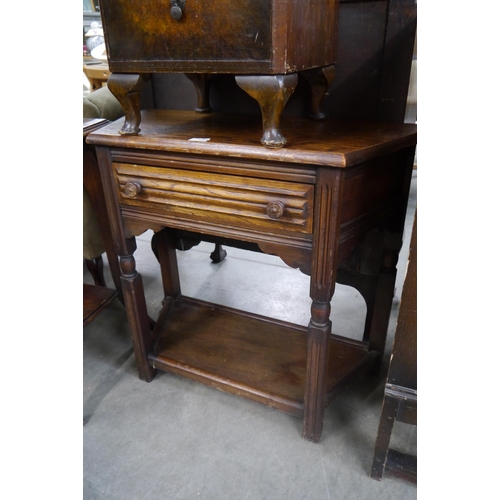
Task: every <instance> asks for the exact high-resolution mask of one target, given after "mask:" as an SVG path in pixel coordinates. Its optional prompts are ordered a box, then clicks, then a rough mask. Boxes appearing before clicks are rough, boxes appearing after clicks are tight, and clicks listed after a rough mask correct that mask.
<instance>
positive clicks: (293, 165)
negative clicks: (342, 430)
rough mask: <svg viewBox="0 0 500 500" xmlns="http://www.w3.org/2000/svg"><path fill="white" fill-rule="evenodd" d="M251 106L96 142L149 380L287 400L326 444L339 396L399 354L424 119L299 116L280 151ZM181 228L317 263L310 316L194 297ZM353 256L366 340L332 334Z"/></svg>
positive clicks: (307, 431) (300, 263) (181, 114)
mask: <svg viewBox="0 0 500 500" xmlns="http://www.w3.org/2000/svg"><path fill="white" fill-rule="evenodd" d="M246 118H248V120H247V119H246V120H245V123H242V120H241V118H240V117H238V116H230V115H220V114H210V115H200V114H197V113H195V112H188V111H176V112H173V111H159V110H152V111H144V114H143V121H142V127H143V134H139V135H137V136H127V135H123V134H121V133H120V128H121V127H122V126H123V119H122V120H118V121H117V122H114V123H113V124H110V125H108V126H107V127H104V128H102V129H99V130H97V131H96V132H94V133H92V134H90V135H89V137H88V138H87V141H88V142H89V143H90V144H93V145H94V146H95V148H96V153H97V157H98V160H99V167H100V170H101V176H102V180H103V186H104V190H105V195H106V203H107V209H108V214H109V218H110V222H111V229H112V234H113V239H114V245H115V248H116V249H117V251H118V254H119V256H120V266H121V272H122V277H121V280H122V288H123V294H124V299H125V305H126V310H127V315H128V320H129V325H130V329H131V335H132V340H133V345H134V352H135V358H136V363H137V368H138V372H139V377H140V378H141V379H143V380H146V381H151V380H153V378H154V376H155V374H156V372H157V370H165V371H170V372H172V373H176V374H180V375H182V376H185V377H188V378H191V379H193V380H197V381H200V382H202V383H205V384H207V385H209V386H212V387H215V388H218V389H221V390H224V391H228V392H231V393H233V394H236V395H239V396H243V397H246V398H249V399H252V400H254V401H258V402H261V403H264V404H267V405H269V406H272V407H275V408H278V409H280V410H282V411H285V412H288V413H290V414H292V415H296V416H298V417H301V418H303V437H304V438H306V439H308V440H311V441H315V442H317V441H318V440H319V439H320V436H321V432H322V428H323V417H324V409H325V407H326V405H328V404H329V403H330V402H331V401H332V400H333V399H334V397H335V396H336V395H337V394H338V393H339V391H341V390H343V389H344V388H345V387H346V385H347V384H348V383H349V382H350V381H351V380H352V379H353V378H354V377H357V376H360V375H361V374H363V373H365V372H366V371H368V370H370V369H376V367H377V365H378V363H379V362H380V357H381V356H382V353H383V351H384V345H385V338H386V334H387V325H388V320H389V313H390V306H391V303H392V298H393V293H394V282H395V276H396V264H397V259H398V254H399V249H400V247H401V242H402V232H403V227H404V218H405V213H406V206H407V201H408V193H409V186H410V181H411V174H412V168H413V158H414V151H415V144H416V126H414V125H408V124H382V123H373V122H372V123H369V122H366V123H362V122H337V121H326V122H310V121H309V120H304V119H291V120H287V122H286V124H285V125H284V130H286V133H287V137H288V138H289V146H288V147H287V148H286V149H267V148H263V147H262V146H261V144H260V122H259V119H258V118H257V119H256V118H255V117H246ZM147 229H152V230H153V231H155V233H156V235H155V237H156V244H157V249H158V257H159V260H160V264H161V273H162V280H163V289H164V295H165V299H164V306H163V308H162V310H161V312H160V314H159V317H158V319H157V321H156V324H155V326H154V328H151V327H150V322H149V319H148V313H147V307H146V301H145V297H144V289H143V285H142V278H141V275H140V274H139V273H138V272H137V270H136V263H135V259H134V255H133V254H134V251H135V248H136V245H135V237H136V236H138V235H140V234H142V233H143V232H144V231H146V230H147ZM177 231H184V232H185V231H187V232H193V233H201V234H202V235H208V236H211V237H217V238H222V239H224V240H225V241H229V242H231V243H235V242H236V243H235V244H237V242H238V241H240V242H242V243H243V244H245V245H246V244H249V243H252V244H255V245H257V246H258V247H259V248H260V250H261V251H263V252H266V253H271V254H274V255H278V256H279V257H281V259H282V260H283V261H284V262H285V263H286V264H287V265H289V266H291V267H294V268H299V269H300V270H301V271H302V272H303V273H305V274H307V275H309V276H310V297H311V299H312V305H311V320H310V323H309V326H308V327H307V328H306V327H301V326H297V325H292V324H289V323H286V322H283V321H278V320H275V319H272V318H266V317H263V316H259V315H258V314H250V313H247V312H243V311H238V310H234V309H229V308H227V307H222V306H219V305H216V304H209V303H206V302H203V301H200V300H197V299H194V298H190V297H186V296H184V295H183V294H182V293H181V287H180V280H179V273H178V268H177V261H176V251H175V239H176V232H177ZM359 252H361V254H363V253H364V254H365V255H370V256H371V260H372V261H373V262H376V265H375V268H376V273H375V276H370V277H369V280H366V281H363V279H362V278H361V277H362V269H361V268H359V269H357V270H356V268H355V267H356V266H355V264H354V263H355V262H356V258H355V256H356V255H357V254H358V253H359ZM373 256H377V257H376V258H374V257H373ZM365 260H366V259H365ZM368 260H369V259H368ZM373 262H372V263H373ZM345 263H348V264H349V265H348V267H349V266H350V267H351V268H352V269H351V270H352V272H353V273H356V272H357V273H358V278H359V279H360V281H359V283H361V282H362V283H364V285H367V284H369V287H368V288H370V287H371V288H370V289H371V291H370V293H364V295H363V296H368V295H369V296H370V297H371V301H372V303H373V305H374V307H371V308H369V310H368V314H367V321H366V325H367V326H366V329H365V333H364V335H363V339H362V340H359V341H354V340H350V339H347V338H344V337H342V336H339V335H332V323H331V321H330V301H331V299H332V296H333V293H334V290H335V282H336V278H337V269H338V268H339V266H340V265H341V264H343V265H344V264H345ZM344 267H345V265H344ZM372 268H373V265H372ZM359 283H358V284H356V280H354V281H353V284H354V286H359V288H363V286H364V285H363V286H362V285H361V284H359ZM367 286H368V285H367Z"/></svg>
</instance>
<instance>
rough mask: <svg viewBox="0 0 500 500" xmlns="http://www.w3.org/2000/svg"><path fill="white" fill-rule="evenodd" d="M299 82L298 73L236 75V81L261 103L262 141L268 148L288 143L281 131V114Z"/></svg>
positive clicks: (279, 146)
mask: <svg viewBox="0 0 500 500" xmlns="http://www.w3.org/2000/svg"><path fill="white" fill-rule="evenodd" d="M297 82H298V76H297V73H291V74H289V75H239V76H236V83H237V84H238V85H239V86H240V87H241V88H242V89H243V90H244V91H245V92H246V93H247V94H248V95H249V96H251V97H253V98H254V99H255V100H256V101H257V102H258V103H259V106H260V109H261V112H262V128H263V134H262V138H261V143H262V144H263V145H264V146H266V147H268V148H281V147H283V146H284V145H285V144H286V138H285V137H284V136H283V134H282V133H281V131H280V122H281V114H282V112H283V109H284V108H285V105H286V103H287V102H288V99H289V98H290V96H291V95H292V94H293V92H294V91H295V87H296V86H297Z"/></svg>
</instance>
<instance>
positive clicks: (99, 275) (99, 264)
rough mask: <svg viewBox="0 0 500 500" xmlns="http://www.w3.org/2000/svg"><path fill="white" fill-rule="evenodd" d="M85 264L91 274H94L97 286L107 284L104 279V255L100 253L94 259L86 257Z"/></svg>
mask: <svg viewBox="0 0 500 500" xmlns="http://www.w3.org/2000/svg"><path fill="white" fill-rule="evenodd" d="M85 264H86V266H87V269H88V270H89V272H90V274H91V275H92V278H93V280H94V284H95V285H96V286H106V281H105V280H104V271H103V260H102V255H99V256H98V257H96V258H95V259H92V260H90V259H85Z"/></svg>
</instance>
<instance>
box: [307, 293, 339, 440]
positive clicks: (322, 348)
mask: <svg viewBox="0 0 500 500" xmlns="http://www.w3.org/2000/svg"><path fill="white" fill-rule="evenodd" d="M329 318H330V303H329V302H328V303H322V302H318V301H313V304H312V307H311V321H310V323H309V327H308V332H307V335H308V337H307V365H306V372H307V374H306V392H305V397H304V425H303V428H302V436H303V437H304V438H305V439H307V440H309V441H313V442H315V443H317V442H318V441H319V439H320V437H321V432H322V431H323V419H324V414H325V379H326V371H327V369H328V345H329V339H330V334H331V331H332V322H331V321H330V319H329Z"/></svg>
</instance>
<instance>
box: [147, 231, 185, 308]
mask: <svg viewBox="0 0 500 500" xmlns="http://www.w3.org/2000/svg"><path fill="white" fill-rule="evenodd" d="M151 246H152V247H153V251H154V253H155V255H156V258H157V259H158V262H159V263H160V268H161V277H162V282H163V292H164V294H165V298H166V297H172V298H173V299H175V298H176V297H177V296H178V295H179V294H180V293H181V283H180V279H179V269H178V267H177V254H176V250H175V235H174V232H173V230H171V229H168V228H165V229H162V230H161V231H159V232H157V233H155V234H154V235H153V239H152V240H151Z"/></svg>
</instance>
